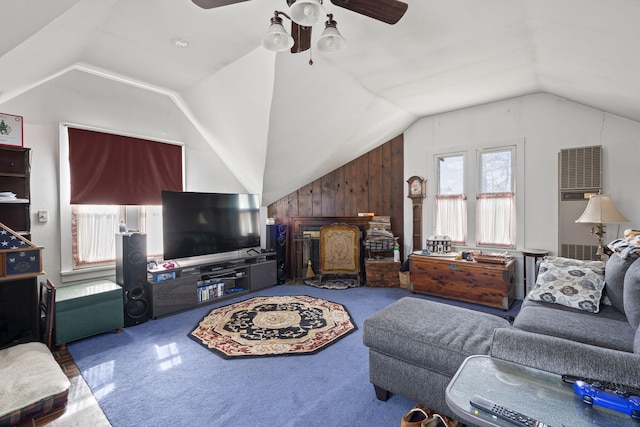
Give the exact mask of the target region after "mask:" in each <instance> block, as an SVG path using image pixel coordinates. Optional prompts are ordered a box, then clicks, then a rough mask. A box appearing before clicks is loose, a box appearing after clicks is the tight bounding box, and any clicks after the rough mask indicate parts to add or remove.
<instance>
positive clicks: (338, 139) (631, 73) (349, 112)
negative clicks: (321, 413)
mask: <svg viewBox="0 0 640 427" xmlns="http://www.w3.org/2000/svg"><path fill="white" fill-rule="evenodd" d="M404 1H405V2H406V3H408V5H409V7H408V10H407V12H406V14H405V16H404V17H403V18H402V19H401V20H400V22H398V23H397V24H396V25H388V24H385V23H382V22H379V21H375V20H373V19H370V18H367V17H365V16H362V15H359V14H356V13H354V12H351V11H349V10H346V9H342V8H339V7H335V6H333V5H332V4H331V3H330V2H329V1H328V0H327V1H325V7H326V9H327V10H328V12H330V13H333V15H334V19H335V20H336V21H337V22H338V28H339V30H340V31H341V33H342V35H343V36H344V37H345V39H346V40H347V43H348V45H347V49H346V50H344V51H342V52H340V53H338V54H334V55H331V56H328V55H321V54H319V53H318V52H315V51H313V50H312V52H311V53H309V52H308V51H307V52H304V53H299V54H291V53H289V52H285V53H278V54H275V53H272V52H269V51H266V50H265V49H264V48H262V47H261V39H262V36H263V35H264V33H265V31H266V30H267V27H268V26H269V18H270V17H271V16H273V12H274V10H283V11H284V10H286V8H287V5H286V1H285V0H250V1H245V2H241V3H237V4H234V5H229V6H224V7H219V8H215V9H209V10H205V9H201V8H199V7H197V6H196V5H195V4H193V3H192V1H191V0H55V1H51V0H3V2H2V8H1V9H2V17H3V19H2V20H3V24H2V27H3V30H2V37H0V55H1V56H0V105H1V104H2V103H3V102H6V101H8V100H10V99H12V98H14V97H16V96H19V95H20V94H21V93H23V92H25V91H27V90H29V89H30V88H33V87H36V86H38V85H42V84H46V82H48V81H51V80H52V79H56V78H57V77H59V76H62V75H64V74H66V73H70V72H73V73H77V72H81V73H88V74H91V75H93V76H100V77H102V78H107V79H115V80H118V81H121V82H124V83H126V84H133V85H136V86H137V87H138V88H139V87H144V88H147V89H148V90H153V91H158V92H160V93H166V94H167V96H169V97H171V99H173V100H174V101H175V103H176V105H178V106H179V108H181V109H182V110H183V111H184V112H185V114H186V115H187V116H188V117H189V118H190V120H192V121H193V123H194V125H195V126H196V127H197V129H199V131H200V132H201V133H202V135H203V137H204V138H205V139H206V140H207V141H208V143H209V144H210V145H211V146H212V148H213V149H214V150H215V151H216V152H217V153H218V154H219V155H220V157H221V158H222V159H223V161H225V163H226V164H227V165H228V166H229V168H230V170H231V171H232V172H233V173H234V174H235V175H236V176H237V177H238V179H239V180H240V181H241V182H242V183H243V184H244V185H245V187H246V188H247V190H248V191H250V192H256V193H261V194H262V195H263V203H264V204H268V203H270V202H272V201H274V200H277V199H278V198H280V197H282V196H283V195H286V194H288V193H289V192H291V191H292V190H295V189H296V188H299V187H300V186H302V185H304V184H306V183H308V182H310V181H312V180H313V179H315V178H318V177H320V176H322V175H324V174H325V173H327V172H329V171H331V170H333V169H335V168H336V167H338V166H341V165H343V164H345V163H347V162H348V161H350V160H352V159H354V158H355V157H357V156H359V155H361V154H363V153H365V152H367V151H369V150H370V149H372V148H374V147H375V146H377V145H379V144H381V143H384V142H386V141H387V140H389V139H390V138H392V137H394V136H396V135H398V134H400V133H402V132H403V131H404V130H406V129H407V127H408V126H410V125H411V124H412V123H413V122H414V121H415V120H416V119H417V118H419V117H422V116H429V115H434V114H438V113H442V112H446V111H451V110H455V109H460V108H464V107H469V106H473V105H478V104H483V103H487V102H492V101H496V100H501V99H506V98H512V97H515V96H520V95H525V94H530V93H536V92H546V93H552V94H555V95H558V96H562V97H565V98H567V99H570V100H573V101H576V102H580V103H583V104H586V105H589V106H592V107H595V108H599V109H602V110H605V111H609V112H612V113H614V114H618V115H620V116H623V117H627V118H629V119H632V120H636V121H640V44H639V42H640V25H638V22H639V21H640V2H639V1H638V0H608V1H602V0H404ZM285 27H288V24H287V23H286V21H285ZM321 28H322V26H321V25H320V28H314V40H315V39H316V38H317V36H318V35H319V34H320V30H321ZM176 39H180V40H185V41H187V42H188V44H189V45H188V47H186V48H179V47H176V46H175V44H174V40H176ZM310 57H312V58H313V65H309V64H308V62H309V59H310ZM284 161H288V162H293V163H290V164H295V165H300V167H288V168H284V167H283V166H282V165H283V162H284ZM302 165H304V167H302Z"/></svg>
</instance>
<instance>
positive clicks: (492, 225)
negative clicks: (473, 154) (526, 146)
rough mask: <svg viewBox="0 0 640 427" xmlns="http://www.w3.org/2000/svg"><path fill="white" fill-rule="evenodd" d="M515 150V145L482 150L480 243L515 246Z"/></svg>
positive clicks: (480, 153) (479, 214)
mask: <svg viewBox="0 0 640 427" xmlns="http://www.w3.org/2000/svg"><path fill="white" fill-rule="evenodd" d="M514 151H515V147H507V148H498V149H491V150H479V151H478V159H479V165H478V170H479V177H478V182H479V183H480V192H479V193H478V195H477V196H476V199H477V203H476V243H477V245H478V246H497V247H506V248H513V247H515V231H516V227H515V219H516V217H515V211H516V209H515V192H514V179H513V169H514V167H513V158H514Z"/></svg>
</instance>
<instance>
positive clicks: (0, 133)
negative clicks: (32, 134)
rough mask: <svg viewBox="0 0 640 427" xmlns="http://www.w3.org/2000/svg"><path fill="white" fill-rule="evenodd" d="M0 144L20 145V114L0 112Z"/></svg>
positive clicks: (21, 142)
mask: <svg viewBox="0 0 640 427" xmlns="http://www.w3.org/2000/svg"><path fill="white" fill-rule="evenodd" d="M0 144H2V145H13V146H15V147H22V146H23V140H22V116H14V115H12V114H5V113H0Z"/></svg>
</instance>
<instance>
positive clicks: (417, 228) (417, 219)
mask: <svg viewBox="0 0 640 427" xmlns="http://www.w3.org/2000/svg"><path fill="white" fill-rule="evenodd" d="M407 183H408V184H409V194H408V195H407V197H408V198H410V199H411V205H412V211H413V250H414V251H419V250H421V249H422V199H424V198H425V197H426V195H427V194H426V193H427V191H426V181H425V180H424V179H423V178H422V177H419V176H412V177H411V178H409V179H408V180H407Z"/></svg>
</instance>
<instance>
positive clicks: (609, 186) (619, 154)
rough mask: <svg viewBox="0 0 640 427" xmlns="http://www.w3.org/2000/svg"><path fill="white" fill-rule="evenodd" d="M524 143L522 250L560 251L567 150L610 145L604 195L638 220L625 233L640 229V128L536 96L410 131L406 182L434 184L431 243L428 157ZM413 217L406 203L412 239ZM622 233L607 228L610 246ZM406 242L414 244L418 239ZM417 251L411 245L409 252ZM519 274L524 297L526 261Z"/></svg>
mask: <svg viewBox="0 0 640 427" xmlns="http://www.w3.org/2000/svg"><path fill="white" fill-rule="evenodd" d="M518 138H520V139H522V138H524V139H525V156H524V157H525V165H524V168H525V170H524V180H525V183H524V194H518V195H517V197H524V208H525V216H524V219H523V218H518V220H519V221H522V220H524V236H521V237H522V238H521V239H519V241H520V242H522V243H521V244H520V247H518V249H524V248H528V249H531V248H534V249H546V250H549V251H550V252H551V253H552V254H557V251H558V152H559V151H560V149H563V148H573V147H585V146H593V145H602V146H603V150H604V162H603V169H604V176H603V187H604V189H603V192H604V193H605V194H611V195H612V197H613V200H614V201H615V203H616V205H617V207H618V209H620V211H621V212H622V213H623V214H624V215H625V216H626V217H627V218H628V219H629V220H630V222H629V223H626V224H622V225H621V227H620V235H621V233H622V231H623V230H624V229H626V228H638V227H640V198H639V197H638V190H637V186H638V182H640V169H639V168H638V167H637V162H638V159H640V123H638V122H634V121H631V120H627V119H624V118H621V117H618V116H615V115H612V114H608V113H605V112H602V111H599V110H596V109H594V108H590V107H587V106H584V105H582V104H578V103H575V102H571V101H569V100H566V99H563V98H560V97H557V96H553V95H548V94H535V95H529V96H523V97H519V98H514V99H510V100H506V101H501V102H495V103H491V104H486V105H481V106H477V107H471V108H466V109H463V110H458V111H453V112H449V113H445V114H439V115H436V116H431V117H425V118H422V119H420V120H418V121H417V122H416V123H415V124H414V125H412V126H411V127H410V128H409V129H408V130H407V131H406V132H405V135H404V141H405V146H404V167H405V171H404V174H405V179H408V178H409V177H410V176H412V175H420V176H423V177H425V178H427V179H428V182H427V198H426V199H425V200H424V205H423V230H422V235H423V240H424V239H426V237H427V236H429V235H430V234H433V233H432V230H433V227H432V225H433V201H434V197H433V195H434V194H435V175H434V171H433V167H432V159H431V158H430V157H429V156H428V153H431V152H433V151H434V150H442V151H446V150H448V149H450V147H460V146H469V145H477V144H485V143H486V144H487V145H491V143H492V142H500V141H505V140H513V139H518ZM517 167H518V168H521V167H523V165H518V166H517ZM411 215H412V210H411V202H410V200H409V199H406V201H405V209H404V216H405V218H404V224H405V230H404V234H405V236H410V235H411V234H412V230H411V226H412V221H411ZM617 230H618V227H617V226H613V225H610V226H609V227H607V231H608V232H607V235H606V241H607V242H609V241H611V240H613V239H614V238H616V237H619V236H616V232H617ZM405 240H406V241H407V243H411V239H405ZM595 244H596V239H595V237H594V245H595ZM411 249H412V248H405V250H404V251H403V253H410V251H411ZM417 249H421V248H417ZM518 270H519V273H518V275H519V279H518V285H517V288H516V289H518V295H519V296H520V297H521V296H522V294H523V291H522V290H521V288H522V285H521V284H522V278H521V276H522V264H521V261H520V262H519V265H518Z"/></svg>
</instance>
